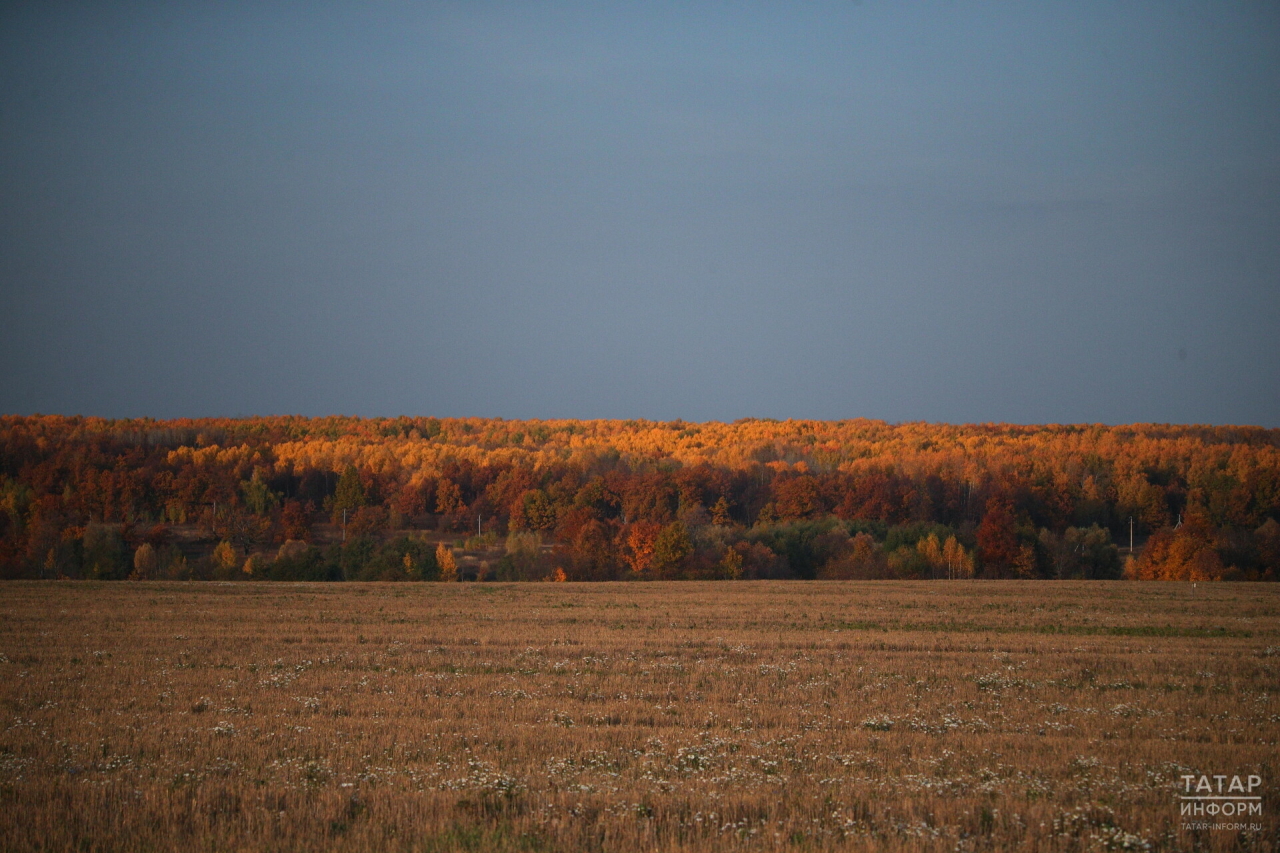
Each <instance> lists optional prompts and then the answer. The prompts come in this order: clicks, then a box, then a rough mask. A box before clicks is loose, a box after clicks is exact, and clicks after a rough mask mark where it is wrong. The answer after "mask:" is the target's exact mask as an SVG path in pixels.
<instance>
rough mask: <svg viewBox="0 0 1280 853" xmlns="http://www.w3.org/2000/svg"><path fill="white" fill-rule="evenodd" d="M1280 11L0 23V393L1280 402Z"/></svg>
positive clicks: (912, 409)
mask: <svg viewBox="0 0 1280 853" xmlns="http://www.w3.org/2000/svg"><path fill="white" fill-rule="evenodd" d="M1278 333H1280V4H1276V3H1274V2H1263V0H1251V1H1250V2H1232V1H1231V0H1206V2H1177V0H1160V2H1123V3H1120V2H1111V0H1108V2H1089V0H1079V2H1071V3H1034V4H1030V3H1012V2H1010V3H980V2H972V3H971V2H960V0H950V2H937V3H926V2H887V0H862V2H855V0H845V2H820V0H814V2H805V3H750V2H743V3H733V4H729V3H713V2H707V3H662V2H643V3H641V2H636V3H629V2H616V3H615V2H610V3H598V2H597V3H559V2H520V3H514V2H513V3H487V2H482V0H468V2H458V3H435V2H412V3H381V2H362V3H336V2H330V3H326V2H316V3H306V4H296V3H284V2H272V0H264V2H243V3H241V2H225V3H224V2H219V3H189V4H184V3H160V2H152V3H128V2H120V3H85V2H57V0H53V2H27V3H23V2H9V3H6V4H4V5H3V7H2V8H0V413H8V414H26V413H35V412H42V413H61V414H85V415H98V416H105V417H140V416H150V417H157V418H169V417H203V416H246V415H268V414H303V415H325V414H348V415H362V416H394V415H400V414H408V415H436V416H483V417H505V418H561V417H564V418H649V419H656V420H671V419H676V418H682V419H684V420H688V421H705V420H722V421H729V420H734V419H737V418H742V417H772V418H823V419H838V418H852V417H867V418H878V419H883V420H888V421H893V422H900V421H918V420H926V421H946V422H952V423H967V422H989V421H1007V422H1015V423H1082V422H1089V423H1112V424H1115V423H1131V422H1139V421H1149V422H1161V423H1217V424H1224V423H1236V424H1255V425H1262V426H1268V427H1280V345H1278V343H1277V341H1278V340H1280V337H1278Z"/></svg>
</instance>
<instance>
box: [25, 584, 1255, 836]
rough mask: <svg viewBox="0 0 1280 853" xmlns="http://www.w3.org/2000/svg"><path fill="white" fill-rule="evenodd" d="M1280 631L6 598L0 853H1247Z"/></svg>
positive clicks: (737, 606) (771, 603)
mask: <svg viewBox="0 0 1280 853" xmlns="http://www.w3.org/2000/svg"><path fill="white" fill-rule="evenodd" d="M1278 616H1280V588H1277V587H1275V586H1261V585H1251V584H1233V585H1213V586H1206V585H1204V584H1201V585H1200V587H1199V589H1194V590H1193V588H1192V587H1191V586H1190V585H1188V584H1177V585H1166V584H1155V583H1146V584H1123V583H1096V582H1095V583H1017V582H955V583H945V582H935V583H889V582H882V583H835V582H832V583H822V582H808V583H805V582H794V583H793V582H778V583H737V584H729V583H719V584H700V583H678V584H600V585H592V584H541V585H498V584H398V585H358V584H334V585H286V584H245V583H242V584H91V583H74V584H73V583H43V584H42V583H9V584H5V585H4V586H3V587H0V681H2V685H0V703H2V704H0V815H3V818H2V819H0V848H2V849H4V850H66V849H75V850H86V851H94V850H104V851H105V850H152V849H156V850H160V849H163V850H170V849H194V850H219V851H221V850H264V851H266V850H270V851H287V850H310V849H330V850H352V851H373V850H379V851H381V850H390V851H393V850H422V851H433V850H546V851H558V850H601V851H622V850H663V851H666V850H689V851H695V850H732V849H744V850H773V849H788V850H790V849H794V850H835V849H840V850H847V849H864V848H865V849H877V850H956V849H959V850H1015V849H1016V850H1022V849H1036V850H1080V849H1159V850H1189V849H1196V848H1204V849H1222V850H1226V849H1259V850H1270V849H1275V846H1276V837H1277V829H1278V827H1280V820H1278V819H1277V815H1280V797H1277V796H1276V792H1277V788H1278V787H1280V779H1278V778H1277V775H1276V771H1277V769H1278V768H1280V764H1278V763H1277V735H1278V734H1280V685H1278V684H1277V674H1278V673H1280V619H1278V618H1277V617H1278ZM1187 773H1191V774H1228V775H1236V774H1239V775H1242V776H1243V775H1245V774H1257V775H1259V776H1261V777H1262V778H1263V780H1264V783H1263V787H1262V794H1263V795H1264V800H1263V804H1262V811H1263V814H1262V815H1261V816H1260V817H1259V816H1253V817H1249V818H1245V819H1242V820H1244V821H1245V822H1247V823H1250V824H1257V825H1258V826H1259V827H1260V828H1259V829H1257V830H1254V831H1248V830H1246V831H1243V832H1241V831H1225V830H1219V831H1209V830H1186V829H1184V828H1183V826H1182V824H1183V821H1184V820H1187V819H1186V818H1182V817H1180V816H1179V804H1178V796H1179V794H1180V793H1181V785H1182V783H1181V781H1180V777H1181V775H1183V774H1187ZM1201 820H1206V819H1201ZM1218 820H1222V821H1225V820H1227V819H1225V818H1219V819H1218Z"/></svg>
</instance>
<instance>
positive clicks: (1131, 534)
mask: <svg viewBox="0 0 1280 853" xmlns="http://www.w3.org/2000/svg"><path fill="white" fill-rule="evenodd" d="M1129 553H1130V554H1132V553H1133V516H1132V515H1131V516H1129Z"/></svg>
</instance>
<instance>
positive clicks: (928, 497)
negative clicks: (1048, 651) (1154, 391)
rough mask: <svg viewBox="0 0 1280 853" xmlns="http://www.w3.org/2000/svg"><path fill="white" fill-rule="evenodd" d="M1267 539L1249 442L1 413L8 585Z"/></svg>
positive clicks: (1182, 430)
mask: <svg viewBox="0 0 1280 853" xmlns="http://www.w3.org/2000/svg"><path fill="white" fill-rule="evenodd" d="M1278 520H1280V430H1268V429H1261V428H1252V427H1200V426H1167V425H1134V426H1118V427H1107V426H1090V425H1085V426H1056V425H1050V426H1013V425H1002V424H983V425H968V426H951V425H945V424H925V423H905V424H897V425H893V424H887V423H883V422H879V421H868V420H850V421H773V420H757V419H749V420H742V421H738V422H735V423H732V424H725V423H686V422H682V421H674V422H665V423H662V422H652V421H576V420H565V421H512V420H502V419H437V418H395V419H359V418H343V417H328V418H302V417H263V418H245V419H206V420H175V421H155V420H113V421H108V420H102V419H95V418H83V417H62V416H38V415H37V416H30V417H26V416H6V417H3V418H0V575H2V576H3V577H6V578H89V579H120V580H123V579H169V580H184V579H211V580H253V579H262V580H273V579H274V580H313V581H315V580H334V581H339V580H383V581H391V580H508V581H511V580H568V581H576V580H649V579H664V580H677V579H703V580H706V579H725V580H730V579H758V578H775V579H781V578H798V579H874V578H896V579H938V580H945V579H957V578H975V577H976V578H1045V579H1055V578H1062V579H1067V578H1071V579H1108V578H1121V577H1127V578H1132V579H1152V580H1202V581H1209V580H1276V579H1278V578H1280V522H1278ZM1131 543H1132V544H1131Z"/></svg>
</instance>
